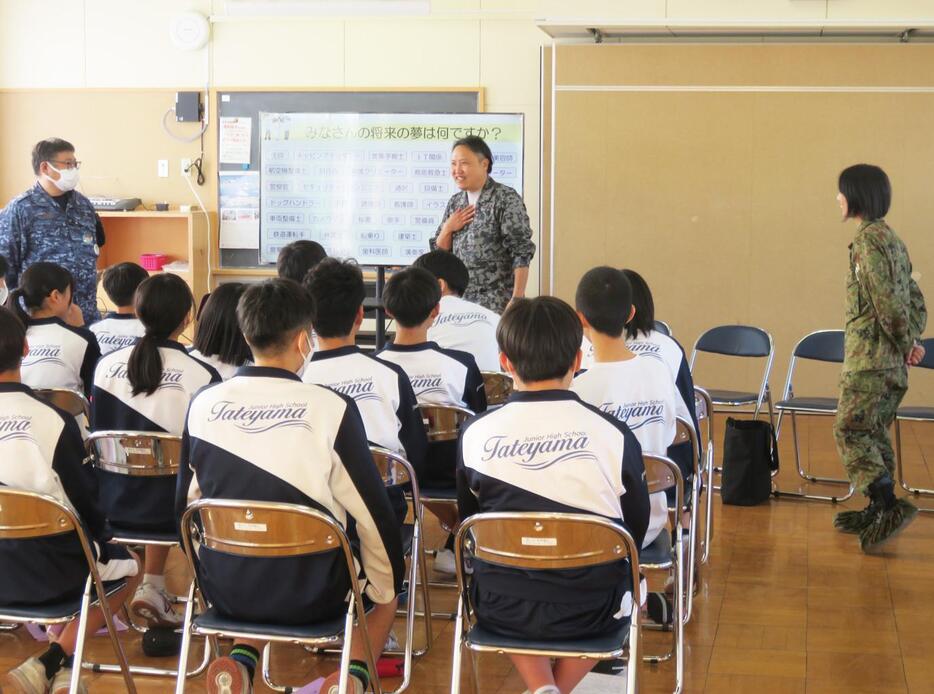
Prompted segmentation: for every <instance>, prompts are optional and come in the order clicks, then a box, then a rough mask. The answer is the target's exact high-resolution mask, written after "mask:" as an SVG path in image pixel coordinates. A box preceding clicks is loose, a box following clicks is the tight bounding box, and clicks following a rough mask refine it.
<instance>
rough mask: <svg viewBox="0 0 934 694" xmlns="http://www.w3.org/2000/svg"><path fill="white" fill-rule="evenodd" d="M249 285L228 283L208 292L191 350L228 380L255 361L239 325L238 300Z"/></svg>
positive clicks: (192, 353) (192, 354)
mask: <svg viewBox="0 0 934 694" xmlns="http://www.w3.org/2000/svg"><path fill="white" fill-rule="evenodd" d="M245 289H246V285H245V284H243V283H242V282H225V283H224V284H222V285H220V286H218V288H217V289H215V290H214V291H213V292H211V293H210V295H208V299H207V301H206V302H205V303H204V306H202V307H201V313H200V314H199V316H198V328H197V330H196V331H195V343H194V345H193V346H192V348H191V349H190V350H189V351H188V353H189V354H190V355H191V356H193V357H194V358H195V359H198V360H199V361H203V362H204V363H205V364H208V365H209V366H212V367H214V369H215V370H216V371H217V373H219V374H220V375H221V378H223V379H224V380H225V381H226V380H227V379H228V378H231V377H233V375H234V374H235V373H236V372H237V369H239V368H240V367H241V366H244V365H247V364H252V363H253V361H252V359H253V355H252V354H251V353H250V348H249V347H248V346H247V343H246V341H245V340H244V339H243V333H241V332H240V326H239V325H237V302H238V301H239V300H240V297H241V296H243V290H245Z"/></svg>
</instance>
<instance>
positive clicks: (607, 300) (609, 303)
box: [574, 265, 632, 337]
mask: <svg viewBox="0 0 934 694" xmlns="http://www.w3.org/2000/svg"><path fill="white" fill-rule="evenodd" d="M574 304H575V305H576V306H577V310H578V311H580V312H581V313H582V314H583V315H584V318H586V319H587V322H588V323H590V326H591V327H592V328H593V329H594V330H596V331H597V332H599V333H603V334H604V335H609V336H610V337H619V336H620V335H622V334H623V329H624V328H625V327H626V322H627V321H628V319H629V312H630V310H631V309H632V287H631V286H630V284H629V280H628V279H627V278H626V275H625V273H623V271H622V270H617V269H616V268H613V267H607V266H606V265H603V266H601V267H595V268H593V269H592V270H588V271H587V272H586V273H585V274H584V276H583V277H581V281H580V283H579V284H578V285H577V293H576V294H575V295H574Z"/></svg>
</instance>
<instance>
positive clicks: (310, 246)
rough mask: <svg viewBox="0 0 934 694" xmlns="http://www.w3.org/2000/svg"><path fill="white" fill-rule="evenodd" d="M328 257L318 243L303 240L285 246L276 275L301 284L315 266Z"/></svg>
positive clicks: (280, 254)
mask: <svg viewBox="0 0 934 694" xmlns="http://www.w3.org/2000/svg"><path fill="white" fill-rule="evenodd" d="M327 257H328V253H327V251H325V250H324V246H322V245H321V244H320V243H318V242H317V241H308V240H307V239H301V240H299V241H293V242H292V243H290V244H289V245H287V246H283V248H282V250H281V251H279V257H278V258H277V259H276V273H277V274H278V275H279V277H285V278H287V279H290V280H294V281H295V282H298V283H299V284H301V283H302V280H304V279H305V275H307V274H308V271H309V270H311V269H312V268H313V267H314V266H315V265H317V264H318V263H320V262H321V261H322V260H324V259H325V258H327Z"/></svg>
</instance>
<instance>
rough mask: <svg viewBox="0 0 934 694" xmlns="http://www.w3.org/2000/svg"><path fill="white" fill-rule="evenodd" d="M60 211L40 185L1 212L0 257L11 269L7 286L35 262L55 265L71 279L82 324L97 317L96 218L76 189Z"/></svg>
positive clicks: (86, 201)
mask: <svg viewBox="0 0 934 694" xmlns="http://www.w3.org/2000/svg"><path fill="white" fill-rule="evenodd" d="M68 198H69V199H68V203H67V204H66V206H65V209H64V210H63V209H62V207H61V205H59V203H58V202H56V200H55V199H54V198H52V196H51V195H49V194H48V193H46V192H45V190H43V189H42V186H40V185H39V184H38V183H36V184H35V185H34V186H33V187H32V188H30V189H29V190H27V191H26V192H25V193H22V194H21V195H18V196H17V197H15V198H14V199H13V200H11V201H10V203H9V204H8V205H7V206H6V207H5V208H3V210H2V211H0V254H3V255H4V256H6V259H7V262H8V263H9V265H10V269H9V272H8V274H7V285H8V286H9V287H10V288H11V289H12V288H14V287H17V286H19V277H20V275H21V274H22V273H23V271H24V270H25V269H26V268H28V267H29V266H30V265H32V264H33V263H37V262H41V261H44V262H49V263H57V264H58V265H61V266H62V267H64V268H66V269H67V270H68V271H69V272H71V274H72V275H73V276H74V278H75V292H74V301H75V303H76V304H78V306H79V307H80V308H81V312H82V313H83V314H84V322H85V324H86V325H88V324H90V323H93V322H95V321H97V320H99V319H100V313H99V312H98V310H97V256H98V255H99V254H100V248H99V247H98V242H99V240H100V239H99V238H98V235H97V224H98V218H97V213H96V212H95V211H94V207H93V206H92V205H91V201H90V200H88V199H87V198H86V197H85V196H83V195H82V194H81V193H79V192H78V191H73V192H72V193H71V195H69V196H68Z"/></svg>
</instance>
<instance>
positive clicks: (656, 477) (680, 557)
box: [639, 418, 697, 692]
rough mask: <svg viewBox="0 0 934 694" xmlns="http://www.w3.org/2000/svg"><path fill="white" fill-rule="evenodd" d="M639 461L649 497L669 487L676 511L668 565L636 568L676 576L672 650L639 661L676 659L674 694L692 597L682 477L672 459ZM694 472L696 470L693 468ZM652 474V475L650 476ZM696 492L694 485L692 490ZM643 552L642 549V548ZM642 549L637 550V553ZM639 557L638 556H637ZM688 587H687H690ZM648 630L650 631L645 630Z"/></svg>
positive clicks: (654, 457)
mask: <svg viewBox="0 0 934 694" xmlns="http://www.w3.org/2000/svg"><path fill="white" fill-rule="evenodd" d="M678 422H679V427H678V428H679V430H680V429H681V427H682V425H686V424H687V422H685V421H684V420H683V419H681V418H678ZM688 431H690V426H688ZM642 461H643V463H644V465H645V473H646V484H647V485H648V488H649V494H654V493H655V492H663V491H665V490H667V489H670V488H672V487H674V488H675V508H677V509H678V512H677V513H675V514H674V522H673V526H674V528H673V529H667V528H666V529H663V530H662V533H666V532H667V533H671V532H672V530H673V531H674V536H675V538H677V539H676V541H675V542H672V543H671V544H672V547H671V556H670V558H669V559H668V561H664V562H659V563H648V562H646V561H644V559H641V558H640V562H639V568H640V569H645V570H648V571H669V572H673V573H674V576H675V584H674V595H673V598H674V600H673V602H674V608H675V614H674V619H673V620H672V632H673V633H672V645H671V650H669V651H668V653H665V654H663V655H652V654H646V655H644V656H642V660H643V661H644V662H647V663H662V662H665V661H666V660H671V658H672V657H674V659H675V689H674V691H675V692H680V691H682V689H683V688H684V625H685V624H686V623H687V621H688V619H690V607H689V605H690V603H691V597H690V596H691V594H692V591H691V590H688V591H687V593H688V596H689V597H688V598H687V600H685V596H684V595H685V590H684V543H683V542H682V541H681V537H682V535H683V533H684V528H683V525H682V522H681V509H683V508H684V477H683V476H682V475H681V468H679V467H678V464H677V463H676V462H674V461H673V460H672V459H671V458H668V457H666V456H662V455H652V454H649V453H643V454H642ZM695 469H696V466H695ZM653 473H654V474H653ZM695 482H696V473H695ZM694 489H695V490H696V485H695V487H694ZM696 509H697V504H696V503H695V504H694V510H693V511H692V512H691V519H692V522H693V521H695V519H696V517H697V513H696ZM690 537H691V538H692V542H691V543H690V544H691V550H690V552H689V554H690V556H691V565H690V566H689V567H688V576H689V579H688V580H689V581H693V577H694V569H693V558H694V550H693V544H694V543H693V535H691V536H690ZM643 549H644V548H643ZM641 551H642V549H640V552H641ZM640 557H641V554H640ZM689 585H690V583H689ZM646 628H650V627H648V626H647V627H646Z"/></svg>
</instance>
